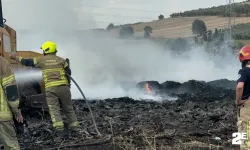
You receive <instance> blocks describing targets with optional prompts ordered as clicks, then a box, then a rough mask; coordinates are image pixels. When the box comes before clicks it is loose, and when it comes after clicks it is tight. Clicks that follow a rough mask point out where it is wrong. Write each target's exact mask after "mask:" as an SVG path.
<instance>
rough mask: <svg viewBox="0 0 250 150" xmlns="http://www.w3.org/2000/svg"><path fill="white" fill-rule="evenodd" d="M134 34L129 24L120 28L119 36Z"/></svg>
mask: <svg viewBox="0 0 250 150" xmlns="http://www.w3.org/2000/svg"><path fill="white" fill-rule="evenodd" d="M133 35H134V29H133V28H132V27H131V26H125V27H122V28H121V29H120V37H131V36H133Z"/></svg>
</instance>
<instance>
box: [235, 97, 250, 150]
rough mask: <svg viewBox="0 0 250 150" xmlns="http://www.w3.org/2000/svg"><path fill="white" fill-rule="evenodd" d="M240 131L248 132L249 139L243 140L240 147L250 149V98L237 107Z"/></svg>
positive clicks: (245, 149)
mask: <svg viewBox="0 0 250 150" xmlns="http://www.w3.org/2000/svg"><path fill="white" fill-rule="evenodd" d="M237 118H238V122H237V127H238V132H240V133H247V138H248V140H241V143H242V144H241V145H240V149H241V150H250V99H248V100H247V101H246V102H245V103H243V104H242V105H240V106H238V108H237Z"/></svg>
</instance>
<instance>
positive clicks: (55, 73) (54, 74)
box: [37, 55, 68, 88]
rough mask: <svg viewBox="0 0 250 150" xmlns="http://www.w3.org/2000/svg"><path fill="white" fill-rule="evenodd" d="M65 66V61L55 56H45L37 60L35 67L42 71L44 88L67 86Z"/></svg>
mask: <svg viewBox="0 0 250 150" xmlns="http://www.w3.org/2000/svg"><path fill="white" fill-rule="evenodd" d="M65 65H67V63H66V60H64V59H63V58H61V57H59V56H56V55H45V56H42V57H40V58H38V59H37V66H38V67H40V68H41V69H42V73H43V79H44V84H45V88H49V87H56V86H60V85H68V80H67V77H66V75H65V71H64V68H65Z"/></svg>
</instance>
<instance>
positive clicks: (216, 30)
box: [213, 28, 219, 39]
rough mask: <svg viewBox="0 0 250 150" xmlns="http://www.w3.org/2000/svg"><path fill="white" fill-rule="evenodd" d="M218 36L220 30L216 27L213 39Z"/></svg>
mask: <svg viewBox="0 0 250 150" xmlns="http://www.w3.org/2000/svg"><path fill="white" fill-rule="evenodd" d="M217 37H219V32H218V29H217V28H215V30H214V34H213V39H216V38H217Z"/></svg>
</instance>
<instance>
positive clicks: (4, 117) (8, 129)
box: [0, 56, 23, 150]
mask: <svg viewBox="0 0 250 150" xmlns="http://www.w3.org/2000/svg"><path fill="white" fill-rule="evenodd" d="M0 65H1V66H0V96H1V97H0V147H3V148H4V149H6V150H20V147H19V144H18V141H17V137H16V130H15V126H14V121H13V115H14V117H15V119H16V120H17V122H19V123H23V117H22V114H21V111H20V109H19V108H18V107H19V93H18V87H17V84H16V80H15V76H14V74H13V71H12V69H11V67H10V64H9V63H8V62H7V61H6V60H5V59H4V58H3V57H1V56H0Z"/></svg>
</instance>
